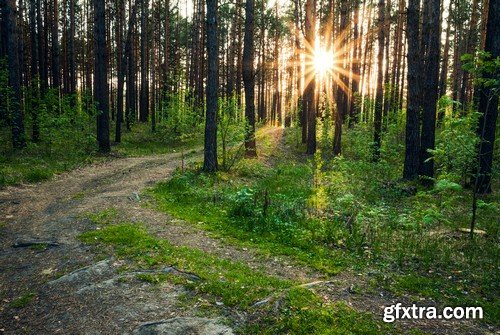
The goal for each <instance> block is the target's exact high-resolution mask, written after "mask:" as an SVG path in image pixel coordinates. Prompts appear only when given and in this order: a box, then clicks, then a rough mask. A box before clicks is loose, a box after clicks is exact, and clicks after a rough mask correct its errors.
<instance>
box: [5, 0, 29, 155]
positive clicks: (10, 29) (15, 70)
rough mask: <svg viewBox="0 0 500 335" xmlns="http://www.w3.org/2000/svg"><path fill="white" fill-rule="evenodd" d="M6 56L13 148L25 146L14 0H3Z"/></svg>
mask: <svg viewBox="0 0 500 335" xmlns="http://www.w3.org/2000/svg"><path fill="white" fill-rule="evenodd" d="M3 10H4V13H3V14H4V18H5V21H6V23H5V28H6V42H7V45H8V46H9V47H8V49H7V58H8V64H9V86H10V87H11V88H12V93H13V94H12V98H11V101H10V110H11V115H12V116H11V126H12V146H13V147H14V149H22V148H24V147H26V138H25V134H24V120H23V111H22V109H21V68H20V64H19V46H18V43H19V35H18V31H17V23H16V20H17V18H16V1H15V0H4V8H3Z"/></svg>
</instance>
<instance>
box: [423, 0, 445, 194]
mask: <svg viewBox="0 0 500 335" xmlns="http://www.w3.org/2000/svg"><path fill="white" fill-rule="evenodd" d="M424 6H428V9H427V13H428V16H427V18H425V17H424V27H423V29H424V31H427V32H429V33H428V35H427V34H422V40H423V43H422V45H424V47H425V49H426V50H421V51H422V52H423V54H424V55H425V56H424V60H425V67H424V71H423V73H424V75H425V79H424V80H423V89H422V96H421V101H422V130H421V136H420V141H421V142H420V164H419V167H420V168H419V173H420V175H422V176H425V177H429V178H432V177H433V176H434V160H433V159H432V155H431V154H430V153H429V152H428V151H429V150H432V149H434V146H435V138H436V108H437V100H438V81H439V52H440V47H441V43H440V39H441V22H440V17H441V15H440V12H441V4H440V0H427V1H426V2H425V5H424ZM426 26H427V27H426ZM425 39H427V40H425ZM420 56H421V57H422V55H420ZM429 178H426V179H423V182H424V183H426V184H429V183H430V182H431V180H430V179H429Z"/></svg>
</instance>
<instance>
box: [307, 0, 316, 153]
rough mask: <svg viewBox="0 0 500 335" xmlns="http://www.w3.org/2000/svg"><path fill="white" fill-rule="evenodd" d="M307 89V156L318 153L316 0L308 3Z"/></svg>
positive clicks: (310, 0)
mask: <svg viewBox="0 0 500 335" xmlns="http://www.w3.org/2000/svg"><path fill="white" fill-rule="evenodd" d="M305 28H306V43H307V44H308V45H309V47H308V48H307V50H308V51H307V57H306V60H307V65H306V88H305V91H304V108H305V109H304V110H305V112H306V115H307V154H308V155H313V154H314V153H316V103H315V92H316V73H315V69H314V65H313V63H314V51H313V48H314V45H315V41H316V32H315V30H316V0H307V1H306V21H305Z"/></svg>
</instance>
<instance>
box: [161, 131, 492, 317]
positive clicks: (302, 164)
mask: <svg viewBox="0 0 500 335" xmlns="http://www.w3.org/2000/svg"><path fill="white" fill-rule="evenodd" d="M292 136H293V134H292V133H291V132H289V133H287V134H286V136H285V138H284V142H285V143H290V142H293V138H292ZM352 136H354V138H353V137H350V136H347V137H346V138H345V141H346V143H348V144H349V146H347V145H346V148H349V149H346V152H345V156H344V157H340V158H334V159H332V158H331V157H329V156H328V155H327V154H324V155H322V154H321V153H318V154H317V155H316V156H315V157H314V158H313V159H310V160H308V161H306V160H304V159H303V158H302V157H301V156H293V150H291V151H292V155H290V150H289V148H288V149H286V150H285V152H281V153H280V152H279V150H281V151H283V148H279V149H278V153H277V154H275V155H273V151H274V150H276V148H275V147H273V146H272V145H271V146H267V145H266V147H265V148H264V149H263V150H261V152H260V154H261V155H263V156H269V155H271V156H272V159H271V161H272V164H269V163H268V162H266V161H263V160H242V161H241V162H239V163H238V165H237V166H235V168H234V169H232V170H231V171H230V172H229V173H227V172H224V173H223V172H219V173H217V174H215V175H206V174H203V173H200V172H198V171H195V170H188V171H186V172H184V173H180V172H178V173H177V174H175V175H174V176H173V178H172V179H171V180H169V181H167V182H163V183H160V184H158V185H157V186H156V187H155V188H154V189H153V190H152V193H153V195H154V197H155V199H156V200H157V203H158V207H159V208H160V209H161V210H163V211H165V212H168V213H170V214H172V215H174V216H175V217H178V218H180V219H183V220H186V221H188V222H191V223H193V224H196V225H197V227H200V228H203V229H206V230H209V231H212V232H214V233H216V234H218V235H219V236H224V237H225V238H226V239H227V240H228V241H229V242H231V243H237V244H241V245H246V246H253V247H256V248H258V249H260V250H261V251H262V252H263V253H265V254H284V255H289V256H291V257H292V258H293V259H295V260H296V261H298V262H300V263H303V264H307V265H309V266H312V267H313V268H315V269H317V270H319V271H321V272H324V273H325V274H335V273H338V272H339V271H342V270H348V269H352V270H353V271H357V272H370V271H372V272H376V273H381V274H382V277H386V278H390V279H392V280H389V281H388V282H387V283H386V284H385V285H382V284H379V285H378V286H379V288H383V289H386V290H389V291H392V292H394V293H396V294H401V295H405V294H411V295H413V296H415V298H416V299H417V300H418V298H419V297H427V298H432V299H435V300H436V301H437V302H438V303H440V304H443V305H446V304H457V303H460V302H463V303H465V302H468V303H471V302H473V304H474V305H481V306H484V307H485V315H486V321H487V322H490V323H498V320H499V318H498V317H496V316H497V315H498V313H499V309H500V308H499V304H498V303H497V302H498V301H499V300H498V292H499V291H500V287H499V284H498V283H499V282H500V280H499V279H500V278H499V274H498V271H497V269H498V259H499V258H498V256H499V254H500V253H499V251H500V245H499V244H498V243H497V242H498V236H499V226H498V217H499V215H500V210H499V207H498V203H499V201H498V195H497V194H493V195H490V196H487V197H484V198H483V199H482V202H481V206H480V209H479V211H478V222H477V226H476V227H477V228H478V229H482V230H485V231H486V232H487V235H485V236H479V237H477V238H476V239H475V241H474V242H470V241H469V240H468V235H467V234H463V233H460V232H458V231H457V229H458V228H463V227H467V226H468V224H469V221H470V201H471V200H470V193H469V190H467V189H464V188H462V187H460V185H458V184H456V183H454V182H452V181H450V180H447V179H440V180H438V182H437V183H436V188H434V189H426V188H422V187H420V186H419V185H418V184H417V183H406V182H400V181H398V178H399V176H400V174H401V171H400V168H399V166H401V165H400V164H401V162H400V160H398V158H400V157H403V156H401V150H400V148H384V155H383V158H382V160H381V162H379V163H373V162H371V152H370V151H369V150H367V149H366V148H367V147H366V145H364V146H363V145H361V144H360V143H363V141H364V140H368V139H367V134H366V133H365V132H363V131H362V130H361V131H360V130H357V131H353V135H352ZM365 137H366V138H365ZM363 148H364V149H363ZM363 150H364V151H363ZM408 275H414V276H415V278H420V279H418V280H414V281H411V280H406V283H404V284H402V283H401V280H403V281H404V279H401V278H405V276H408ZM395 278H399V279H397V280H396V279H395ZM398 283H399V284H398ZM463 303H462V304H463Z"/></svg>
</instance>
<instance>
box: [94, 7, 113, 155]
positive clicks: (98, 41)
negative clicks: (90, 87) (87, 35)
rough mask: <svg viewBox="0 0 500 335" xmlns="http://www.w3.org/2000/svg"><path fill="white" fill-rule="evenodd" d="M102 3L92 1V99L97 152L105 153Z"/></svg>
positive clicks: (107, 147)
mask: <svg viewBox="0 0 500 335" xmlns="http://www.w3.org/2000/svg"><path fill="white" fill-rule="evenodd" d="M104 3H105V1H104V0H94V16H95V17H94V20H95V23H94V38H95V61H94V74H95V78H94V99H95V101H96V105H97V142H98V144H99V151H100V152H102V153H107V152H109V151H110V144H109V102H108V81H107V74H108V71H107V66H108V60H107V52H106V22H105V5H104Z"/></svg>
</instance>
